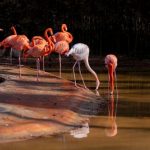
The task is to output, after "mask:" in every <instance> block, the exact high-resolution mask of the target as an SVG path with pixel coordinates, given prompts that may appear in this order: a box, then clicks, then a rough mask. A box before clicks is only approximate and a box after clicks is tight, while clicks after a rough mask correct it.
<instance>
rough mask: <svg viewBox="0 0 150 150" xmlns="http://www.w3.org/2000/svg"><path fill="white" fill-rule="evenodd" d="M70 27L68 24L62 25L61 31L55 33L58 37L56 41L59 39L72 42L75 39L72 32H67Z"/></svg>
mask: <svg viewBox="0 0 150 150" xmlns="http://www.w3.org/2000/svg"><path fill="white" fill-rule="evenodd" d="M67 30H68V28H67V25H66V24H62V25H61V32H57V33H55V34H54V36H55V38H56V42H58V41H66V42H67V43H71V42H72V40H73V36H72V34H71V33H69V32H67Z"/></svg>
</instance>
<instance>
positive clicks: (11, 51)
mask: <svg viewBox="0 0 150 150" xmlns="http://www.w3.org/2000/svg"><path fill="white" fill-rule="evenodd" d="M12 51H13V49H12V48H11V49H10V64H12Z"/></svg>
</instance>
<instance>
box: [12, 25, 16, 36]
mask: <svg viewBox="0 0 150 150" xmlns="http://www.w3.org/2000/svg"><path fill="white" fill-rule="evenodd" d="M11 30H12V32H13V34H14V35H17V31H16V29H15V27H14V26H12V27H11Z"/></svg>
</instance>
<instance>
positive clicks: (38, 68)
mask: <svg viewBox="0 0 150 150" xmlns="http://www.w3.org/2000/svg"><path fill="white" fill-rule="evenodd" d="M36 67H37V78H36V79H37V81H39V74H40V58H37V59H36Z"/></svg>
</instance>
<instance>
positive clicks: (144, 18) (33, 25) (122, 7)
mask: <svg viewBox="0 0 150 150" xmlns="http://www.w3.org/2000/svg"><path fill="white" fill-rule="evenodd" d="M62 23H66V24H67V25H68V31H70V32H71V33H72V34H73V36H74V41H73V42H72V43H71V45H73V44H75V43H78V42H83V43H85V44H87V45H89V47H90V49H91V52H90V53H91V54H92V55H100V56H104V55H106V54H108V53H114V54H117V55H123V56H127V57H129V58H139V59H143V58H150V52H149V51H150V1H149V0H53V1H51V0H42V1H37V0H1V1H0V27H1V28H3V29H4V30H5V31H4V32H2V33H0V38H1V40H2V39H3V38H4V37H6V36H8V35H10V34H11V31H10V27H11V26H12V25H15V26H16V30H17V32H18V34H26V35H27V36H28V37H29V38H30V39H31V37H32V36H34V35H43V32H44V30H45V29H46V28H47V27H52V28H53V30H54V32H57V31H60V28H61V24H62Z"/></svg>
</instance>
